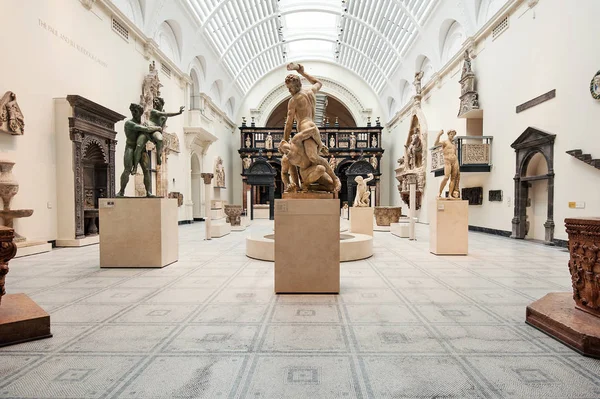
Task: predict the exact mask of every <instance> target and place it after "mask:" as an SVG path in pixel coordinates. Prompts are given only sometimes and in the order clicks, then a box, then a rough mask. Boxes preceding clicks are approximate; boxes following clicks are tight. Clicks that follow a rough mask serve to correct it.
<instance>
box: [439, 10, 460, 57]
mask: <svg viewBox="0 0 600 399" xmlns="http://www.w3.org/2000/svg"><path fill="white" fill-rule="evenodd" d="M465 39H466V35H465V31H464V29H463V27H462V26H461V24H460V23H458V22H457V21H455V20H453V19H447V20H445V21H444V22H443V23H442V26H441V27H440V60H441V61H442V65H444V64H445V63H446V62H448V61H449V60H450V59H451V58H452V57H454V55H455V54H456V53H457V52H458V51H459V50H460V49H461V47H462V44H463V43H464V41H465Z"/></svg>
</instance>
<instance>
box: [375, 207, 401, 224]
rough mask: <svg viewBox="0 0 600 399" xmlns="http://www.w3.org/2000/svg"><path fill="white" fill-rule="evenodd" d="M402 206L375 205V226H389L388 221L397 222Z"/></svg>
mask: <svg viewBox="0 0 600 399" xmlns="http://www.w3.org/2000/svg"><path fill="white" fill-rule="evenodd" d="M401 214H402V207H399V206H376V207H375V222H376V223H377V226H389V225H390V223H398V222H399V221H400V215H401Z"/></svg>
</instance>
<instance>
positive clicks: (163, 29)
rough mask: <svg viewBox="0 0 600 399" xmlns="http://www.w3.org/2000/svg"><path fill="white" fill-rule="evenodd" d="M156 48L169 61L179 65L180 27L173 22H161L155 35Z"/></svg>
mask: <svg viewBox="0 0 600 399" xmlns="http://www.w3.org/2000/svg"><path fill="white" fill-rule="evenodd" d="M155 41H156V43H157V44H158V48H160V50H161V51H162V52H163V53H165V55H166V56H167V57H169V59H170V60H171V61H173V62H175V63H179V61H180V59H181V44H182V43H181V41H182V38H181V27H180V26H179V23H177V22H176V21H174V20H168V21H163V23H162V24H160V26H159V27H158V30H157V31H156V34H155Z"/></svg>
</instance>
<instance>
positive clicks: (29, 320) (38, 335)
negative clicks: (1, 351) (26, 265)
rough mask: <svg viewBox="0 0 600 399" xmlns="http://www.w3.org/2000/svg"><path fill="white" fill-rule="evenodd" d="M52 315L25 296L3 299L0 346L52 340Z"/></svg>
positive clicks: (0, 318)
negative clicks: (44, 339) (45, 339)
mask: <svg viewBox="0 0 600 399" xmlns="http://www.w3.org/2000/svg"><path fill="white" fill-rule="evenodd" d="M51 336H52V334H51V333H50V315H49V314H48V313H46V312H45V311H44V309H42V308H40V307H39V306H38V305H37V303H35V302H34V301H33V300H32V299H31V298H29V297H28V296H27V295H25V294H10V295H4V296H3V297H2V303H1V304H0V346H7V345H14V344H19V343H21V342H27V341H33V340H36V339H42V338H50V337H51Z"/></svg>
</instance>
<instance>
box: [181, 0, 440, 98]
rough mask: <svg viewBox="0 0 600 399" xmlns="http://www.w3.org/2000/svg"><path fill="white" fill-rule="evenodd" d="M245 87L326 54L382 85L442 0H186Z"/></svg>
mask: <svg viewBox="0 0 600 399" xmlns="http://www.w3.org/2000/svg"><path fill="white" fill-rule="evenodd" d="M186 1H187V2H188V4H189V5H190V7H191V9H192V10H193V14H194V16H195V17H196V18H198V19H199V22H200V24H201V26H202V31H203V32H204V34H206V35H207V36H208V38H209V41H210V42H211V43H212V45H213V46H214V47H215V50H216V51H217V53H218V54H219V56H220V58H221V61H222V62H223V64H224V65H225V67H226V69H227V70H228V71H230V72H231V74H232V76H233V77H234V80H235V81H236V83H237V84H238V86H239V87H240V89H242V91H244V92H245V91H247V90H249V89H250V87H251V86H252V85H253V84H254V83H255V82H256V81H257V79H259V78H260V77H262V76H264V75H266V74H267V73H268V72H269V71H271V70H272V69H274V68H277V67H278V66H281V65H285V64H286V63H287V62H290V61H292V60H293V61H301V60H309V59H328V60H332V61H335V62H337V63H339V64H340V65H341V66H343V67H345V68H348V69H350V70H351V71H353V72H355V73H356V74H358V75H359V76H361V77H362V78H363V79H364V80H365V82H367V84H369V85H370V86H371V87H372V88H373V89H374V90H375V91H376V92H380V91H381V90H383V88H384V87H385V85H386V84H388V83H389V79H390V77H391V76H392V74H393V73H394V72H395V71H396V70H397V68H398V67H399V66H400V65H401V63H402V59H403V57H404V56H405V55H406V53H407V52H408V50H409V49H410V48H411V46H412V45H413V44H414V43H415V41H416V39H417V37H418V36H419V34H420V30H421V27H422V26H423V24H425V23H426V21H427V18H428V17H429V15H430V14H431V12H432V10H433V9H434V8H435V6H436V5H437V4H439V3H440V0H360V1H359V0H260V1H255V0H186Z"/></svg>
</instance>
